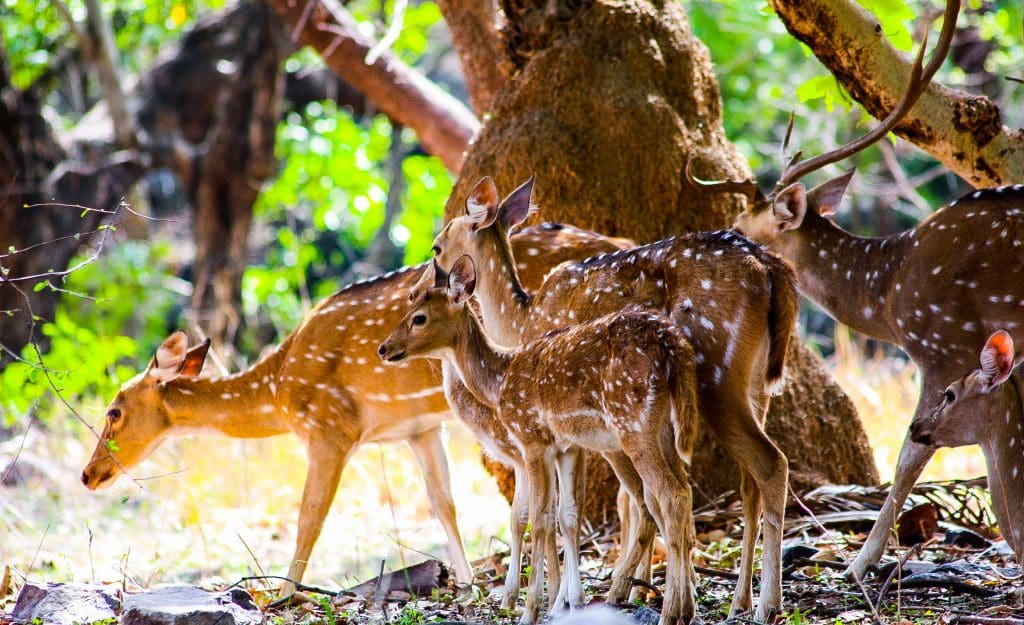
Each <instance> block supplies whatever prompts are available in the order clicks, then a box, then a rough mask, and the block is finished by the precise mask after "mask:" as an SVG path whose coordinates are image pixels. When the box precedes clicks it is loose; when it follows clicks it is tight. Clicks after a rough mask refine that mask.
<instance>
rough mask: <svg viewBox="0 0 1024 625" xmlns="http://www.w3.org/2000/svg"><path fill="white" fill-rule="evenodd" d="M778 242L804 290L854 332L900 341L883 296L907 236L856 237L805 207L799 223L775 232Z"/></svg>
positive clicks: (906, 245) (908, 241) (887, 292)
mask: <svg viewBox="0 0 1024 625" xmlns="http://www.w3.org/2000/svg"><path fill="white" fill-rule="evenodd" d="M780 244H781V245H780V251H781V252H782V255H783V257H785V258H786V259H787V260H789V261H790V262H792V263H793V264H794V265H795V266H796V268H797V281H798V283H799V286H800V291H801V292H802V293H803V294H804V296H806V297H807V298H808V299H810V300H811V301H813V302H814V303H816V304H818V305H819V306H821V307H822V308H824V309H825V310H826V311H828V313H829V314H830V315H831V316H832V317H834V318H835V319H836V320H838V321H840V322H841V323H844V324H846V325H848V326H850V327H851V328H853V329H854V330H857V331H858V332H862V333H864V334H867V335H870V336H873V337H876V338H879V339H883V340H888V341H890V342H895V343H898V342H899V341H898V339H897V335H896V333H895V332H894V330H893V328H892V327H891V325H890V320H889V319H888V318H887V315H886V314H885V302H886V301H887V299H888V297H889V295H890V291H891V289H892V288H893V282H894V280H893V276H895V275H896V272H897V270H898V269H899V267H900V265H901V264H902V263H903V259H904V258H905V257H906V254H907V251H908V250H909V249H910V247H911V244H912V239H911V237H908V236H906V233H904V234H903V235H893V236H888V237H860V236H857V235H854V234H851V233H849V232H847V231H845V230H843V229H842V228H840V227H839V226H837V225H836V224H834V223H833V222H832V221H831V220H829V219H826V218H825V217H822V216H821V215H818V214H817V213H815V212H812V211H808V213H807V216H806V217H805V219H804V222H803V224H802V225H801V226H800V228H798V229H796V230H794V231H791V232H789V233H787V234H785V235H783V236H782V237H780Z"/></svg>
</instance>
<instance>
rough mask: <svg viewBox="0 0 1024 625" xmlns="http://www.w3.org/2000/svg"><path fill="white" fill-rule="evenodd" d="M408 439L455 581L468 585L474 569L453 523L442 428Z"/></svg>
mask: <svg viewBox="0 0 1024 625" xmlns="http://www.w3.org/2000/svg"><path fill="white" fill-rule="evenodd" d="M408 440H409V446H410V447H412V451H413V453H414V454H415V455H416V459H417V460H418V461H419V463H420V469H421V470H422V472H423V480H424V481H425V482H426V486H427V498H428V499H429V500H430V506H431V508H433V510H434V515H435V516H437V520H438V521H440V522H441V526H442V527H443V528H444V533H445V535H446V536H447V537H448V558H449V559H450V560H451V563H452V567H453V568H454V569H455V579H456V581H458V582H459V583H460V584H470V583H472V582H473V569H472V568H471V567H470V566H469V560H468V559H467V558H466V550H465V549H464V548H463V545H462V537H461V536H460V535H459V526H458V524H457V523H456V521H455V502H454V500H453V499H452V484H451V477H450V476H449V473H448V456H447V454H445V450H444V443H442V442H441V428H440V427H435V428H430V429H429V430H427V431H425V432H420V433H419V434H415V435H413V436H412V437H410V438H409V439H408Z"/></svg>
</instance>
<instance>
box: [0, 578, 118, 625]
mask: <svg viewBox="0 0 1024 625" xmlns="http://www.w3.org/2000/svg"><path fill="white" fill-rule="evenodd" d="M120 607H121V601H120V600H119V599H118V598H117V594H116V592H115V591H114V590H113V589H111V588H108V587H105V586H95V585H91V584H36V583H33V582H26V583H25V585H24V586H22V587H21V592H19V593H18V600H17V602H15V604H14V611H13V612H12V613H11V617H12V619H13V620H14V621H17V622H25V623H31V622H32V621H36V622H42V623H46V624H47V625H78V624H79V623H94V622H96V621H106V620H109V619H116V618H117V612H118V610H119V609H120ZM37 619H38V620H37Z"/></svg>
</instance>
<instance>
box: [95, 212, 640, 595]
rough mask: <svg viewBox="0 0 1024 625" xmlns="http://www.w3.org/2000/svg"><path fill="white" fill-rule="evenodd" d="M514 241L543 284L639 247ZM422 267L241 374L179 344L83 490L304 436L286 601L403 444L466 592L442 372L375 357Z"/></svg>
mask: <svg viewBox="0 0 1024 625" xmlns="http://www.w3.org/2000/svg"><path fill="white" fill-rule="evenodd" d="M513 241H514V244H515V246H516V248H517V249H518V250H519V251H520V252H521V253H522V254H523V258H524V261H525V264H524V265H523V266H522V267H521V269H522V270H523V272H524V274H526V275H528V276H530V279H531V280H532V281H533V282H534V283H539V282H540V279H541V277H542V276H543V275H544V273H545V272H546V271H548V270H549V269H550V267H552V266H554V265H555V264H557V263H560V262H563V261H565V260H569V259H573V258H582V257H586V256H589V255H591V254H594V253H598V252H607V251H610V250H616V249H620V248H621V247H623V246H627V245H629V244H630V242H628V241H626V240H624V239H611V238H607V237H602V236H600V235H596V234H594V233H591V232H587V231H584V230H579V229H577V228H572V227H568V226H561V225H558V224H544V225H541V226H537V227H533V228H527V229H525V230H523V231H521V232H519V233H517V234H516V235H515V236H514V237H513ZM424 267H425V265H421V266H419V267H413V268H407V269H403V270H399V271H397V272H394V273H391V274H387V275H385V276H381V277H378V278H373V279H370V280H367V281H364V282H360V283H356V284H353V285H351V286H348V287H346V288H344V289H342V290H341V291H339V292H338V293H336V294H334V295H332V296H331V297H328V298H327V299H325V300H323V301H322V302H320V303H319V304H318V305H317V306H316V307H315V308H314V309H313V310H312V311H311V312H310V313H309V315H307V317H306V319H305V321H304V322H303V323H302V324H301V325H300V326H299V327H298V329H296V330H295V331H294V332H293V333H292V334H291V335H290V336H288V337H287V338H286V339H285V340H284V341H282V342H281V344H280V345H279V346H278V347H277V348H276V349H275V350H274V351H273V352H272V353H271V354H270V355H269V356H267V357H266V358H265V359H263V360H261V361H260V362H258V363H256V364H255V365H253V366H252V367H250V368H249V369H247V370H245V371H242V372H240V373H236V374H234V375H229V376H226V377H214V378H211V377H202V376H201V375H200V373H201V371H202V368H203V362H204V359H205V357H206V353H207V349H208V348H209V344H208V343H204V344H201V345H198V346H194V347H192V348H188V347H187V341H186V337H185V334H184V333H182V332H176V333H174V334H173V335H171V336H170V337H169V338H168V339H167V340H166V341H164V343H163V344H162V345H161V346H160V348H159V349H158V350H157V353H156V355H155V356H154V358H153V360H152V361H151V362H150V365H149V367H148V368H147V369H146V370H145V371H144V372H142V373H141V374H139V375H137V376H136V377H134V378H132V379H131V380H129V381H128V382H126V383H124V384H123V385H122V386H121V389H120V390H119V391H118V393H117V395H116V396H115V397H114V400H113V401H112V402H111V403H110V405H109V406H108V409H107V414H106V421H105V424H104V427H103V431H102V433H101V434H100V436H99V440H98V442H97V445H96V449H95V450H94V451H93V454H92V457H91V459H90V460H89V463H88V464H87V466H86V467H85V469H84V471H83V472H82V483H83V484H84V485H85V486H86V488H89V489H90V490H95V489H98V488H102V487H105V486H108V485H110V484H112V483H113V482H114V481H115V480H116V478H117V477H118V476H119V475H120V474H121V473H122V472H125V471H128V470H131V469H132V468H133V467H135V466H136V465H137V464H138V463H140V462H141V461H142V460H144V459H145V458H146V457H148V456H149V455H150V454H151V453H152V452H153V451H154V450H155V449H156V448H157V447H158V446H159V445H160V443H161V442H162V441H163V440H165V439H167V438H169V437H173V436H179V435H183V434H191V433H195V432H214V433H219V434H222V435H227V436H230V437H234V438H260V437H267V436H275V435H279V434H287V433H292V434H295V435H296V436H298V438H299V439H300V441H301V442H302V443H303V444H304V446H305V447H306V454H307V457H308V459H309V465H308V471H307V475H306V483H305V488H304V490H303V494H302V502H301V506H300V510H299V523H298V534H297V539H296V546H295V555H294V558H293V559H292V563H291V566H290V568H289V572H288V579H289V580H290V581H289V582H286V583H285V585H284V587H283V588H282V595H289V594H291V593H292V592H293V591H294V584H293V582H299V581H301V580H302V576H303V573H304V571H305V568H306V563H307V561H308V559H309V556H310V554H311V553H312V549H313V545H314V543H315V542H316V540H317V537H318V536H319V534H320V530H321V528H322V526H323V522H324V519H325V518H326V516H327V512H328V510H329V509H330V506H331V502H332V501H333V499H334V493H335V491H336V489H337V486H338V482H339V480H340V477H341V473H342V470H343V469H344V467H345V463H346V461H347V459H348V457H349V456H350V455H351V453H352V452H353V451H354V450H355V449H356V448H357V447H358V446H359V445H362V444H365V443H371V442H387V441H402V440H404V441H406V442H407V443H409V445H410V447H411V448H412V450H413V452H414V454H415V455H416V457H417V460H418V461H419V464H420V468H421V470H422V471H423V475H424V479H425V482H426V487H427V496H428V498H429V500H430V503H431V506H432V508H433V511H434V514H435V515H436V516H437V518H438V520H440V522H441V525H442V526H443V527H444V530H445V534H446V535H447V538H448V555H449V557H450V558H451V562H452V563H453V566H454V570H455V575H456V579H458V581H459V582H462V583H468V582H469V581H470V580H471V579H472V571H471V569H470V566H469V562H468V561H467V559H466V556H465V552H464V551H463V547H462V541H461V539H460V537H459V532H458V527H457V526H456V521H455V508H454V503H453V500H452V496H451V487H450V480H449V473H448V463H447V460H446V458H445V454H444V448H443V445H442V442H441V435H440V429H439V427H440V424H441V422H442V421H444V420H446V419H449V418H451V414H450V412H449V408H448V405H447V403H446V401H445V393H444V389H443V388H442V375H441V371H440V370H439V368H438V367H437V366H435V365H432V364H431V363H429V362H427V361H421V362H409V363H405V364H403V365H400V366H399V367H386V368H385V367H382V366H381V365H380V363H379V362H378V359H377V356H376V353H375V349H376V346H377V343H379V342H380V340H381V339H382V338H383V337H384V336H385V332H386V331H387V329H388V328H390V327H391V326H393V325H394V324H395V323H397V322H398V321H399V320H400V319H401V318H402V316H403V315H404V314H405V311H406V309H407V302H406V301H405V297H406V292H407V291H408V290H409V288H410V287H412V286H413V285H414V284H415V283H416V282H417V281H418V279H419V277H420V275H421V273H423V271H424ZM469 414H470V413H469V412H468V411H467V412H465V415H469ZM470 425H471V426H472V424H470ZM506 446H507V447H511V443H510V442H506ZM498 457H499V459H501V456H500V454H499V455H498Z"/></svg>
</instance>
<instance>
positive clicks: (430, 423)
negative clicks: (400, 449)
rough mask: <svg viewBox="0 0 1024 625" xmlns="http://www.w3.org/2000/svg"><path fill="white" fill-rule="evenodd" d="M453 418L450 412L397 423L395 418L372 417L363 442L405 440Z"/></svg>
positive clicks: (410, 418)
mask: <svg viewBox="0 0 1024 625" xmlns="http://www.w3.org/2000/svg"><path fill="white" fill-rule="evenodd" d="M453 418H454V415H452V413H451V411H450V410H443V411H441V412H432V413H427V414H421V415H416V416H414V417H409V418H406V419H400V420H397V421H396V420H395V419H394V417H390V418H377V417H376V416H371V417H370V418H369V419H368V421H369V427H367V428H366V433H365V434H364V435H363V442H364V443H383V442H388V441H395V440H404V439H407V438H409V437H411V436H414V435H416V434H420V433H422V432H425V431H427V430H429V429H431V428H436V427H437V426H439V425H441V423H443V422H445V421H449V420H451V419H453Z"/></svg>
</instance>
